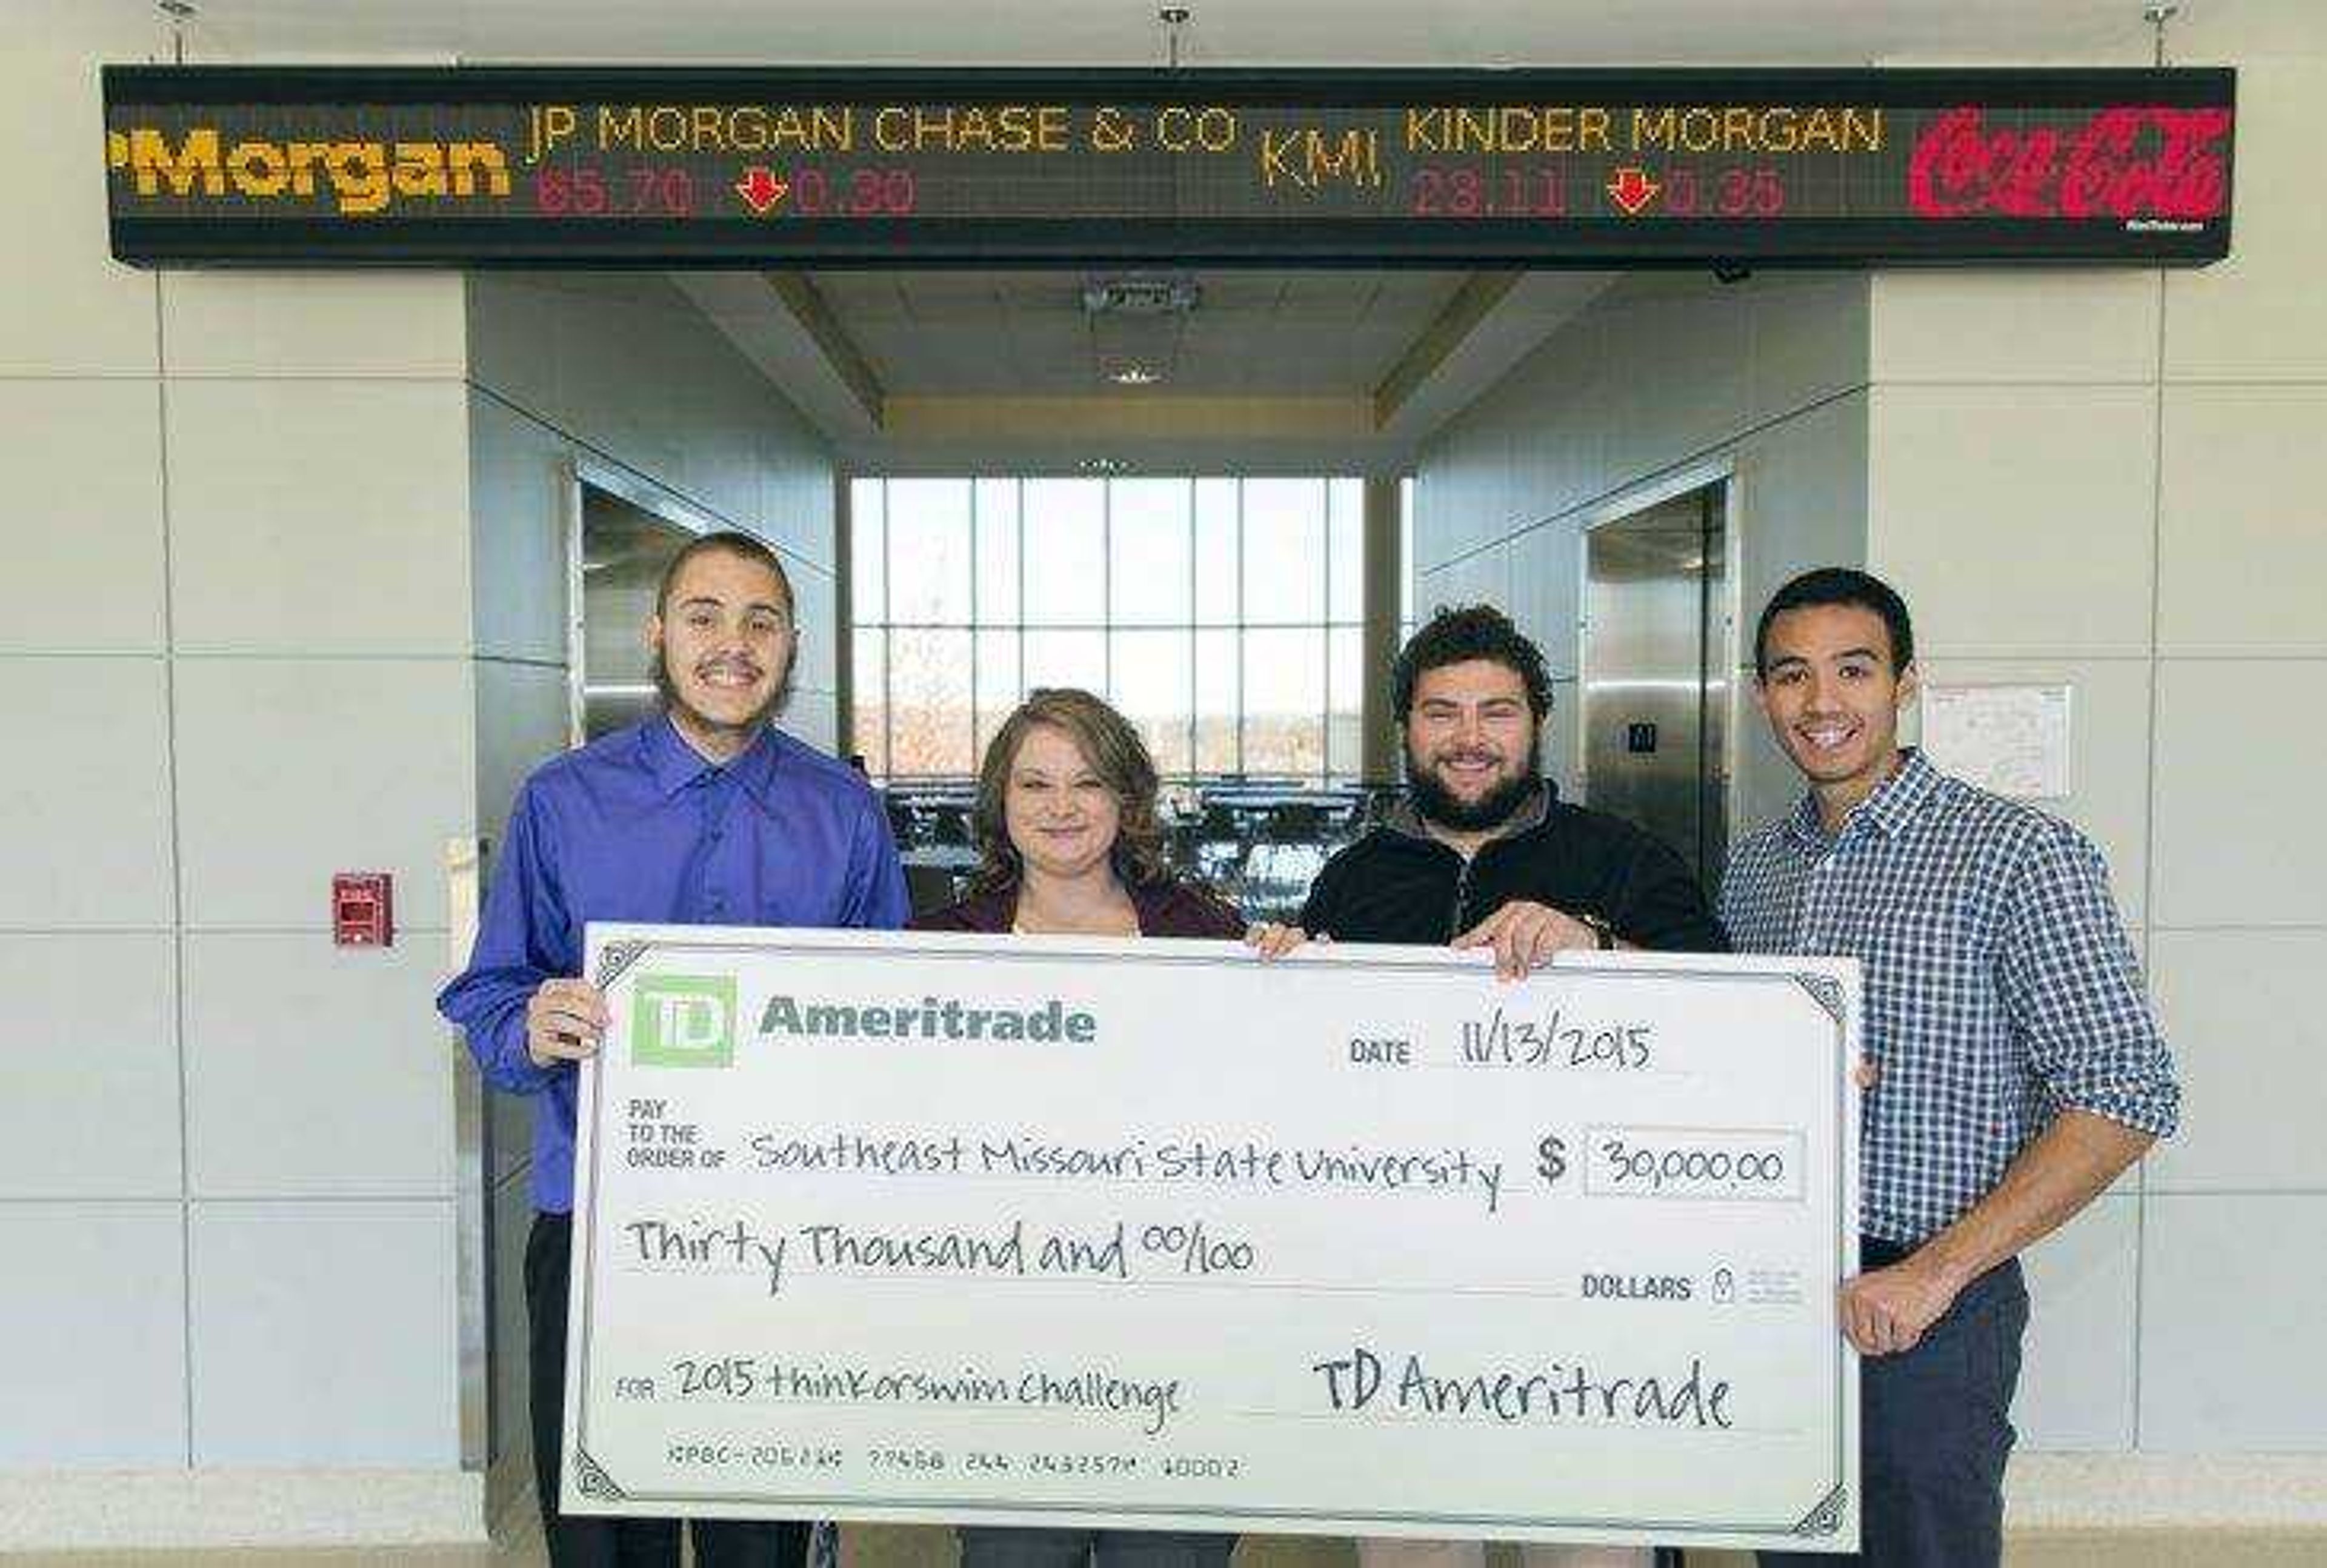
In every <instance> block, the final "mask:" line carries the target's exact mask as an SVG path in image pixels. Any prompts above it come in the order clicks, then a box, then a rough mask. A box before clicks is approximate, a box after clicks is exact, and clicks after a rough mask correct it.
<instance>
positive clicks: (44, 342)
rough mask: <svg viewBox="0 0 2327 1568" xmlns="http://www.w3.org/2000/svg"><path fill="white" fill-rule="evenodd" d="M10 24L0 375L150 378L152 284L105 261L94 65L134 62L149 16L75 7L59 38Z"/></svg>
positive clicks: (151, 38)
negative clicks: (8, 221) (10, 221)
mask: <svg viewBox="0 0 2327 1568" xmlns="http://www.w3.org/2000/svg"><path fill="white" fill-rule="evenodd" d="M46 34H47V30H45V29H42V30H41V35H35V34H34V33H33V24H31V23H24V22H23V21H21V20H13V21H12V23H11V25H10V27H9V36H8V41H7V42H8V47H7V48H5V50H0V146H5V147H7V148H10V149H11V150H12V151H11V155H10V157H9V160H8V197H9V201H10V202H11V204H12V208H13V210H14V211H15V212H16V213H18V214H19V215H20V216H19V217H18V219H17V220H16V222H15V224H14V225H13V226H12V228H13V230H14V231H13V232H12V234H11V236H10V240H9V244H8V246H7V247H6V251H5V257H0V285H5V286H0V376H151V375H153V374H154V367H155V363H156V361H155V356H154V278H153V276H152V275H150V274H145V273H140V272H137V271H136V270H135V269H133V268H130V267H126V266H121V265H119V264H118V263H117V262H115V261H114V260H112V259H111V257H112V247H111V244H110V242H109V240H108V238H107V234H106V214H105V183H104V163H102V161H101V159H102V149H103V148H104V146H105V115H104V98H103V97H102V95H101V94H100V93H99V91H98V77H97V72H98V65H99V64H100V63H102V62H103V61H107V60H137V59H143V58H144V57H145V55H146V54H147V52H148V51H151V50H152V49H153V48H154V43H155V41H156V38H157V33H156V30H155V27H154V23H153V21H152V18H151V15H150V14H141V13H138V12H136V11H135V10H133V9H131V8H128V7H107V8H100V7H97V6H81V7H77V8H76V15H75V17H74V26H73V28H72V33H71V36H70V40H69V41H62V42H57V43H53V44H52V43H51V42H50V39H49V37H48V36H47V35H46Z"/></svg>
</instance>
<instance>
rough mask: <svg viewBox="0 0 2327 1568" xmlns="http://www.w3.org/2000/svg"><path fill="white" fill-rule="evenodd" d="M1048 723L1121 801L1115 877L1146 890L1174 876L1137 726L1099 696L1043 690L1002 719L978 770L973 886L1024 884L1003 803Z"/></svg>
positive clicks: (1151, 767) (1150, 764) (1151, 764)
mask: <svg viewBox="0 0 2327 1568" xmlns="http://www.w3.org/2000/svg"><path fill="white" fill-rule="evenodd" d="M1038 724H1048V725H1049V726H1051V728H1052V729H1054V730H1058V731H1060V732H1061V733H1064V734H1065V735H1066V737H1067V738H1068V739H1069V740H1070V741H1072V742H1074V743H1075V750H1077V751H1080V752H1081V753H1082V755H1083V761H1085V762H1087V763H1089V766H1090V770H1091V771H1092V772H1094V773H1096V774H1098V776H1099V780H1100V781H1101V782H1102V783H1104V784H1105V785H1106V786H1107V789H1108V792H1109V793H1111V794H1113V795H1114V797H1115V804H1116V807H1117V809H1118V810H1119V811H1120V812H1121V814H1122V825H1121V826H1119V827H1118V828H1117V830H1116V835H1115V847H1114V848H1113V849H1111V850H1109V851H1108V852H1107V858H1108V860H1109V861H1111V862H1112V863H1114V866H1115V874H1116V875H1117V877H1119V878H1120V879H1122V881H1123V882H1124V884H1125V885H1126V886H1127V887H1147V886H1151V885H1153V884H1154V883H1156V882H1163V881H1165V880H1167V879H1168V878H1169V876H1170V875H1171V871H1170V868H1169V866H1168V865H1167V864H1166V863H1165V862H1164V825H1163V823H1162V822H1161V821H1160V820H1158V818H1157V817H1156V810H1155V789H1156V778H1155V760H1154V758H1153V757H1152V756H1150V755H1149V754H1148V751H1147V742H1145V741H1143V740H1141V739H1140V738H1139V732H1138V731H1137V730H1135V729H1134V728H1133V727H1132V725H1131V721H1130V720H1128V719H1126V718H1125V717H1124V716H1123V715H1122V714H1118V713H1117V712H1116V711H1115V710H1114V709H1113V708H1111V707H1109V706H1108V705H1107V704H1106V703H1105V702H1103V701H1101V700H1100V699H1099V698H1098V697H1095V696H1093V695H1091V694H1090V693H1089V692H1087V691H1078V690H1076V689H1075V688H1074V687H1072V686H1042V687H1038V688H1037V689H1035V690H1033V691H1032V692H1029V693H1027V694H1026V700H1025V701H1024V702H1023V703H1021V704H1019V705H1018V708H1017V711H1016V712H1014V713H1013V714H1011V715H1010V716H1009V717H1008V718H1007V719H1005V720H1004V721H1003V722H1002V728H1001V730H1000V731H999V732H998V733H995V737H994V739H993V741H992V742H990V743H988V744H987V746H986V757H985V760H984V761H981V762H980V763H979V764H978V769H977V805H976V807H974V808H973V810H972V814H971V818H970V825H971V828H972V830H973V832H974V833H975V834H976V835H977V853H978V866H977V872H976V873H975V874H973V875H972V877H971V879H970V881H971V883H972V885H973V886H975V887H976V888H977V890H978V891H980V892H994V891H998V890H1000V889H1002V888H1005V887H1008V886H1010V885H1011V884H1012V883H1014V882H1016V881H1017V880H1018V873H1019V869H1020V868H1019V861H1018V851H1017V850H1016V849H1015V848H1014V847H1013V845H1011V843H1010V824H1009V819H1008V817H1007V816H1006V814H1005V809H1004V801H1005V798H1007V796H1008V794H1009V791H1010V770H1011V769H1012V767H1014V765H1015V764H1016V763H1017V761H1018V748H1019V747H1020V746H1021V745H1022V744H1023V743H1024V742H1025V739H1026V733H1027V732H1028V731H1029V730H1032V729H1033V728H1034V727H1035V726H1036V725H1038Z"/></svg>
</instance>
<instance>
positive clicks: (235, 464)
mask: <svg viewBox="0 0 2327 1568" xmlns="http://www.w3.org/2000/svg"><path fill="white" fill-rule="evenodd" d="M466 403H467V399H466V395H465V393H464V392H463V389H462V387H460V385H459V384H458V383H456V382H450V381H406V382H398V381H291V380H282V379H274V380H263V381H175V382H173V383H172V384H171V387H170V402H169V441H170V537H171V571H172V575H173V583H172V585H171V592H172V596H173V608H174V611H175V616H176V624H175V631H176V638H177V646H178V649H179V650H180V651H181V652H186V651H195V652H263V653H285V654H288V653H330V654H341V655H344V654H357V653H360V654H383V655H425V654H462V653H466V652H467V651H468V650H469V647H470V615H469V558H468V540H469V490H468V414H467V407H466Z"/></svg>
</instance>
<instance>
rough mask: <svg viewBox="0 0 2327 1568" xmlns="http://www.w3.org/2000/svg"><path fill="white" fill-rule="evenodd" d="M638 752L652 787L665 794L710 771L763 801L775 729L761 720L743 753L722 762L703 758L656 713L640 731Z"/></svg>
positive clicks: (667, 718)
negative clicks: (652, 782) (650, 778)
mask: <svg viewBox="0 0 2327 1568" xmlns="http://www.w3.org/2000/svg"><path fill="white" fill-rule="evenodd" d="M639 753H640V760H641V761H644V762H645V763H646V766H647V770H648V771H649V772H650V773H651V774H652V775H653V776H654V781H655V788H657V789H660V790H661V791H662V792H663V794H664V795H665V796H666V797H668V796H673V795H677V794H678V792H679V791H680V790H682V789H686V788H687V786H688V785H690V784H692V783H694V782H695V781H696V779H701V778H703V777H704V776H705V775H706V774H714V775H724V776H725V777H727V778H731V779H734V780H735V781H736V782H737V783H738V784H741V785H742V786H743V788H744V789H748V790H750V791H751V792H752V798H754V799H757V800H760V801H762V803H764V802H765V800H766V797H767V789H768V783H769V780H770V779H772V778H773V777H774V776H775V771H776V732H775V731H774V729H773V728H772V727H771V726H768V725H765V724H762V726H761V727H760V733H758V734H757V735H756V736H754V737H753V738H752V743H751V744H750V745H749V746H747V747H745V748H744V749H743V754H742V755H741V756H738V757H737V758H735V759H734V761H730V762H727V763H725V764H724V765H722V764H718V763H714V762H710V761H706V760H705V758H704V756H703V753H702V752H700V751H696V749H695V748H694V747H692V746H690V745H688V744H687V742H686V741H685V740H684V739H682V738H681V737H680V735H679V733H678V730H677V729H676V728H674V727H673V726H672V724H671V722H670V715H669V714H656V715H655V716H654V717H653V718H651V719H649V720H648V721H647V723H646V724H645V726H644V728H643V729H642V730H641V731H640V735H639Z"/></svg>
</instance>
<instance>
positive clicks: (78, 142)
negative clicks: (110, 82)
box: [0, 14, 477, 1545]
mask: <svg viewBox="0 0 2327 1568" xmlns="http://www.w3.org/2000/svg"><path fill="white" fill-rule="evenodd" d="M105 25H106V24H105V23H104V22H103V20H102V19H101V18H100V17H99V16H98V15H96V14H90V15H89V17H88V18H87V20H86V23H85V25H84V26H83V27H82V28H81V30H80V31H79V33H77V34H76V35H74V36H72V37H70V38H69V39H61V40H46V41H43V42H41V43H40V44H37V45H28V44H25V43H23V42H20V41H14V40H12V45H11V49H10V51H8V52H6V53H0V139H5V144H6V145H7V146H8V147H9V148H10V149H11V151H10V159H9V162H10V168H11V171H12V174H11V177H12V180H13V181H14V182H15V185H14V188H15V191H16V195H17V198H18V200H19V201H20V203H22V205H21V206H20V209H19V210H20V212H21V213H22V214H23V216H22V218H21V219H20V220H19V221H18V222H17V223H16V224H15V225H14V230H13V232H12V233H11V235H10V237H9V240H8V244H7V246H6V247H5V250H0V473H5V475H6V478H7V481H8V495H9V504H8V505H7V507H6V508H5V511H0V537H5V546H0V553H5V560H6V564H7V565H6V569H5V571H0V724H5V727H6V729H7V732H8V733H9V735H10V737H11V743H10V746H9V759H10V765H9V767H8V768H7V769H6V770H5V776H0V987H5V992H6V994H7V997H8V1004H7V1005H6V1006H5V1008H0V1059H5V1060H6V1062H7V1063H8V1066H7V1069H6V1088H5V1092H0V1255H5V1256H6V1257H8V1258H9V1259H11V1260H12V1263H11V1266H10V1267H9V1270H8V1283H7V1285H6V1287H5V1289H0V1389H5V1390H6V1395H5V1404H6V1408H7V1415H6V1417H5V1420H0V1472H25V1471H30V1470H68V1471H89V1472H94V1471H97V1470H149V1471H164V1472H167V1471H173V1470H174V1471H180V1472H185V1473H193V1472H207V1473H213V1474H227V1473H242V1474H247V1473H249V1472H250V1471H251V1470H254V1469H255V1468H257V1467H284V1468H285V1469H287V1470H293V1471H296V1470H321V1469H324V1468H340V1467H377V1468H378V1469H380V1470H389V1471H401V1472H406V1473H409V1474H413V1475H416V1476H420V1477H422V1478H425V1480H426V1483H427V1484H425V1485H424V1486H423V1487H422V1488H421V1489H420V1491H419V1492H418V1493H416V1495H415V1497H414V1498H413V1503H414V1507H415V1508H416V1511H417V1512H418V1513H421V1514H426V1513H429V1512H430V1511H431V1510H440V1511H441V1509H442V1508H443V1507H445V1506H446V1505H447V1504H448V1503H449V1504H452V1505H458V1504H461V1503H462V1502H463V1501H465V1504H466V1507H467V1510H468V1512H469V1514H470V1515H471V1516H472V1517H473V1515H474V1514H475V1512H476V1492H477V1489H476V1487H475V1484H474V1482H473V1480H472V1479H464V1478H463V1476H462V1474H461V1472H460V1468H459V1466H460V1428H459V1399H458V1386H457V1376H458V1355H457V1343H456V1334H457V1323H456V1301H457V1297H456V1293H455V1290H454V1269H455V1259H454V1220H453V1215H454V1194H453V1189H454V1138H453V1081H454V1078H453V1075H454V1073H455V1071H456V1070H457V1067H456V1063H455V1059H454V1057H453V1047H452V1044H451V1041H450V1040H449V1038H448V1037H447V1035H446V1034H445V1032H444V1031H443V1030H441V1029H439V1028H437V1027H435V1024H434V1023H433V1021H432V1020H431V1018H430V1013H429V999H430V995H431V993H432V992H433V990H434V988H435V985H436V984H437V981H438V978H439V975H440V972H441V970H442V967H443V956H444V929H445V924H446V916H445V910H444V895H443V891H442V889H443V880H442V874H441V871H440V855H441V849H442V845H443V843H444V839H445V838H446V837H447V836H450V835H457V834H464V833H468V832H471V831H472V830H473V827H474V811H473V806H474V799H475V774H476V764H475V758H474V755H473V751H472V727H471V722H470V714H471V712H472V706H473V696H472V685H473V680H474V675H473V672H472V663H471V657H470V656H471V627H470V618H469V615H468V612H467V606H468V603H469V597H470V557H469V549H468V537H469V482H468V466H467V449H468V434H467V422H468V415H467V403H468V391H467V388H466V387H465V385H464V383H463V375H464V369H463V362H464V335H465V333H464V326H463V315H462V298H461V288H460V283H459V280H458V279H457V278H453V277H450V276H426V275H408V276H405V275H370V276H362V275H340V276H285V275H265V274H255V273H242V274H233V275H229V274H196V273H175V274H169V275H161V274H155V273H150V272H135V271H131V270H129V269H127V268H125V267H121V266H115V265H114V264H113V263H112V262H111V261H109V260H108V259H107V249H106V237H105V232H104V224H103V204H102V196H101V191H102V187H101V185H100V183H99V182H98V163H97V162H96V159H95V155H94V154H93V152H92V151H91V149H94V148H96V147H98V145H100V142H99V133H100V126H99V121H98V84H97V79H96V62H97V60H98V58H99V57H100V56H110V57H112V58H136V57H137V56H139V55H141V54H142V53H143V52H144V51H145V49H146V48H147V47H148V46H149V45H150V43H151V37H152V35H151V31H150V29H148V28H147V27H145V26H144V25H142V24H139V23H136V21H132V22H131V23H129V25H127V26H126V29H125V32H124V33H123V35H121V36H118V37H112V36H107V34H106V33H105V32H104V28H105ZM340 869H351V870H384V871H388V872H391V873H394V874H395V876H396V879H397V895H398V896H397V914H398V917H399V922H400V929H399V932H398V938H397V943H396V945H395V946H394V947H391V948H388V949H386V950H371V951H358V950H348V949H341V948H335V947H333V946H332V943H331V940H330V936H329V930H330V923H329V914H330V910H329V889H330V877H331V873H332V872H333V871H334V870H340ZM91 1484H92V1486H98V1487H101V1486H102V1483H99V1482H96V1481H95V1480H94V1479H92V1483H91ZM298 1490H299V1489H298V1485H297V1483H296V1482H295V1481H292V1482H286V1483H285V1485H284V1487H283V1488H282V1489H280V1492H279V1498H280V1499H281V1506H282V1511H283V1512H284V1513H285V1514H286V1515H295V1514H296V1513H297V1512H298V1511H299V1507H300V1505H299V1504H298V1503H296V1502H294V1501H293V1500H292V1499H293V1498H294V1497H296V1496H297V1494H298ZM91 1495H92V1494H91V1493H90V1492H89V1491H88V1490H87V1489H82V1490H76V1489H75V1488H74V1487H73V1486H72V1485H71V1484H70V1480H69V1479H50V1480H47V1481H44V1482H42V1483H41V1484H38V1485H33V1484H30V1483H26V1484H23V1485H21V1486H20V1485H17V1484H14V1481H13V1479H11V1478H10V1477H7V1476H0V1545H5V1544H7V1543H8V1542H9V1541H10V1540H12V1539H17V1538H23V1537H24V1536H26V1535H30V1537H31V1538H33V1539H38V1538H40V1537H41V1535H42V1531H43V1530H44V1529H45V1528H47V1527H48V1526H50V1525H51V1524H52V1523H54V1522H56V1521H57V1520H59V1519H61V1518H70V1517H72V1516H73V1511H74V1510H75V1509H76V1508H80V1507H85V1506H86V1505H87V1504H88V1503H89V1500H90V1497H91ZM113 1511H114V1513H115V1514H116V1515H119V1514H120V1513H122V1512H124V1511H126V1512H130V1513H134V1512H136V1509H135V1507H134V1503H132V1504H125V1507H123V1508H116V1509H115V1510H113ZM91 1517H95V1516H91Z"/></svg>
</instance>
